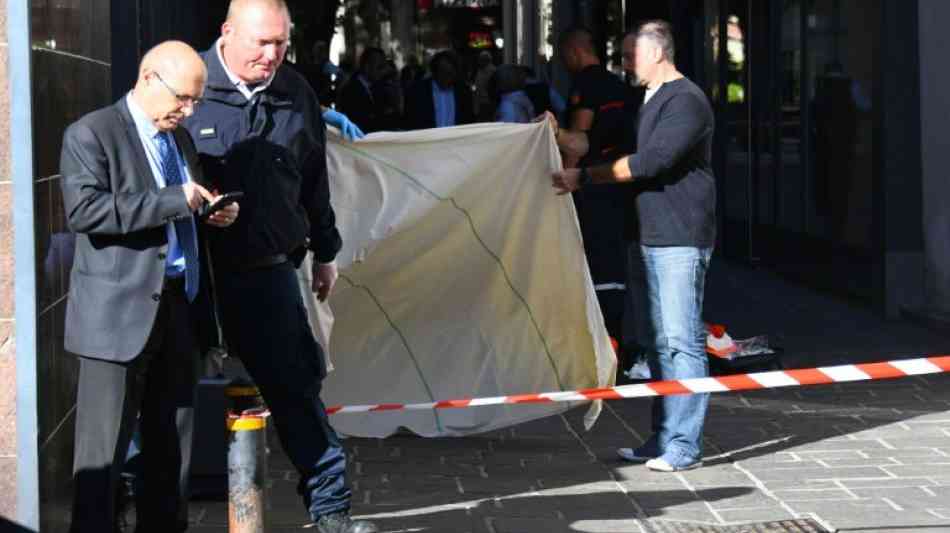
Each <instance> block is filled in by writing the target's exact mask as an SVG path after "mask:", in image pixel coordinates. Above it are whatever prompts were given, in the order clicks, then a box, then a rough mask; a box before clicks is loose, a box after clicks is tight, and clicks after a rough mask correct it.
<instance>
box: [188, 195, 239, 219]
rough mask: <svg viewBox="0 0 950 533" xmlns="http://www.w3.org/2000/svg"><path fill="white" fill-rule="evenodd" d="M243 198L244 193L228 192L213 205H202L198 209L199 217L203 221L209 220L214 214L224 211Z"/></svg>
mask: <svg viewBox="0 0 950 533" xmlns="http://www.w3.org/2000/svg"><path fill="white" fill-rule="evenodd" d="M243 197H244V193H243V192H241V191H231V192H226V193H224V194H222V195H221V197H220V198H218V199H217V200H215V201H214V202H213V203H208V204H201V207H199V208H198V217H199V218H202V219H205V218H208V217H209V216H211V215H212V214H214V213H217V212H218V211H220V210H221V209H224V208H225V207H227V206H229V205H231V204H233V203H234V202H236V201H238V200H240V199H241V198H243Z"/></svg>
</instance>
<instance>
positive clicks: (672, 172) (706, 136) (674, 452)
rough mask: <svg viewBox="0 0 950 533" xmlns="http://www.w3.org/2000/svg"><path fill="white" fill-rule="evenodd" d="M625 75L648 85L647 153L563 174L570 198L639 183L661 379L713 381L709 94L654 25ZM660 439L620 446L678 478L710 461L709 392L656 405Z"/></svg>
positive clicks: (645, 302)
mask: <svg viewBox="0 0 950 533" xmlns="http://www.w3.org/2000/svg"><path fill="white" fill-rule="evenodd" d="M623 57H624V63H625V65H624V68H625V69H626V70H627V71H628V72H629V73H631V74H633V75H635V76H636V79H637V81H638V83H639V84H640V85H643V86H645V87H646V89H647V90H646V96H645V98H644V100H645V101H644V104H643V106H642V107H641V108H640V112H639V113H638V115H637V126H636V127H637V150H636V152H635V153H634V154H633V155H630V156H624V157H621V158H620V159H617V160H616V161H613V162H611V163H607V164H603V165H599V166H595V167H590V168H587V167H583V166H582V167H580V168H572V169H567V170H564V171H561V172H557V173H555V174H554V176H553V182H554V186H555V188H557V189H558V190H559V191H560V192H561V193H562V194H563V193H566V192H569V191H574V190H577V189H580V188H582V187H584V186H586V185H588V184H602V183H630V182H633V183H634V184H635V185H631V186H630V187H631V189H630V193H631V202H632V205H631V206H630V208H628V211H627V225H628V239H629V240H630V243H629V248H628V252H629V254H628V261H629V265H628V272H629V274H628V278H627V292H628V294H629V295H630V297H631V298H633V302H632V303H633V305H632V306H631V307H632V309H633V311H634V312H635V317H634V319H635V323H636V324H637V333H636V337H637V338H636V341H637V342H638V343H639V344H640V345H641V346H642V348H643V349H644V350H645V352H646V356H647V362H648V363H649V365H650V371H651V374H652V377H653V378H654V379H659V380H675V379H685V378H698V377H706V376H708V374H709V367H708V361H707V359H706V350H705V348H706V342H705V339H706V330H705V326H704V324H703V320H702V316H701V315H702V309H703V293H704V288H705V279H706V270H707V268H708V266H709V260H710V256H711V255H712V249H713V246H714V244H715V240H716V234H715V231H716V211H715V207H716V184H715V181H714V178H713V173H712V142H713V130H714V121H713V112H712V107H711V106H710V105H709V101H708V99H707V98H706V95H705V94H704V93H703V91H702V89H700V88H699V87H697V86H696V84H694V83H693V82H691V81H690V80H688V79H687V78H685V77H684V76H683V75H682V74H680V72H679V71H677V70H676V66H675V64H674V62H673V61H674V47H673V32H672V29H671V28H670V25H669V24H668V23H666V22H664V21H651V22H647V23H645V24H643V25H641V26H640V27H639V28H638V29H637V31H635V32H633V33H631V34H629V35H627V37H626V38H625V39H624V42H623ZM654 402H655V403H654V410H653V435H652V436H651V437H650V438H649V439H648V440H647V441H646V442H645V443H643V444H642V445H641V446H640V447H638V448H620V449H619V450H618V452H617V453H618V454H619V455H620V456H621V458H623V459H624V460H627V461H633V462H646V465H647V467H648V468H650V469H652V470H658V471H663V472H673V471H678V470H687V469H690V468H696V467H698V466H700V465H701V464H702V462H701V460H702V430H703V422H704V420H705V416H706V408H707V405H708V402H709V395H708V394H692V395H683V396H665V397H661V398H658V399H656V400H655V401H654Z"/></svg>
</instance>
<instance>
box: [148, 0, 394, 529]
mask: <svg viewBox="0 0 950 533" xmlns="http://www.w3.org/2000/svg"><path fill="white" fill-rule="evenodd" d="M290 27H291V20H290V12H289V10H288V8H287V4H286V3H285V2H284V0H231V3H230V6H229V8H228V14H227V19H226V20H225V22H224V24H223V25H222V26H221V37H220V38H219V39H218V41H217V42H215V43H214V45H213V46H212V47H211V48H210V49H209V50H207V51H205V52H204V53H203V54H202V56H203V59H204V61H205V64H206V65H207V67H208V84H207V89H206V92H207V95H208V98H207V103H206V104H205V105H203V106H202V107H201V108H199V109H198V111H197V112H196V113H195V114H194V115H193V116H192V117H191V118H190V119H189V120H188V121H187V122H186V127H187V128H188V130H189V131H190V132H192V134H193V135H194V136H195V137H196V141H195V142H196V145H197V148H198V153H199V154H200V156H201V160H202V164H203V166H204V168H205V171H206V173H207V175H208V176H210V177H211V179H212V180H213V182H214V184H215V186H216V187H218V188H219V189H221V190H222V191H235V190H242V191H243V192H244V193H245V196H244V198H245V200H244V202H243V205H242V206H241V207H242V211H243V212H242V216H241V218H240V219H239V221H238V223H237V224H235V225H233V226H232V227H230V228H229V229H228V231H217V232H213V233H211V234H210V235H209V243H210V248H211V255H212V260H213V261H214V266H215V282H216V284H215V286H216V288H217V290H218V294H219V299H220V302H221V305H220V306H219V308H220V309H221V318H222V326H223V331H224V335H225V338H226V340H227V344H228V350H229V353H230V354H231V355H234V356H236V357H238V358H239V359H240V360H241V361H242V362H243V364H244V367H245V369H246V370H247V372H248V374H249V375H250V377H251V379H252V380H253V381H254V383H255V384H256V385H257V387H258V389H259V390H260V392H261V395H262V397H263V399H264V402H265V403H266V404H267V406H268V408H269V409H270V411H271V419H272V420H273V422H274V426H275V427H276V429H277V435H278V437H279V439H280V442H281V445H282V447H283V449H284V451H285V452H286V453H287V455H288V456H289V458H290V460H291V462H292V463H293V464H294V466H295V467H296V469H297V471H298V473H299V476H300V481H299V484H298V491H299V493H300V494H301V495H302V497H303V503H304V506H305V507H306V509H307V511H308V512H309V514H310V516H311V518H312V519H313V521H314V525H315V528H314V531H316V532H318V533H372V532H375V531H377V528H376V527H375V526H374V525H373V524H372V523H371V522H368V521H362V520H353V519H352V518H351V517H350V500H351V497H352V493H351V490H350V488H349V486H348V484H347V481H346V455H345V453H344V450H343V446H342V445H341V443H340V439H339V437H338V436H337V434H336V432H335V431H334V430H333V428H332V427H331V426H330V423H329V420H328V419H327V413H326V409H325V407H324V405H323V401H322V400H321V398H320V391H321V387H322V380H323V378H324V377H326V360H325V357H324V353H323V350H322V349H321V348H320V345H319V344H318V343H317V341H316V339H315V338H314V336H313V331H312V330H311V328H310V325H309V320H308V317H307V314H306V308H305V306H304V303H303V300H302V297H301V294H300V285H299V281H298V278H297V274H296V272H295V269H296V267H298V266H299V265H300V264H301V263H302V262H303V260H304V258H305V256H306V255H307V254H308V253H310V254H313V286H312V289H313V291H314V292H315V293H316V294H317V298H318V299H320V300H326V298H327V297H328V296H329V295H330V292H331V291H332V289H333V286H334V284H335V282H336V278H337V267H336V263H335V261H334V259H335V257H336V254H337V252H338V251H339V250H340V247H341V246H342V242H341V239H340V233H339V231H337V229H336V218H335V215H334V213H333V208H332V207H331V206H330V188H329V181H328V176H327V156H326V132H325V126H324V123H323V119H322V116H321V111H320V106H319V102H318V101H317V98H316V95H315V94H314V92H313V91H312V90H311V88H310V86H309V85H308V84H307V82H306V80H304V79H303V77H301V76H300V75H299V74H297V72H295V71H294V70H292V69H290V68H288V67H286V66H285V65H283V61H284V55H285V53H286V52H287V47H288V44H289V39H290ZM262 309H266V310H267V312H266V313H262V312H261V310H262ZM146 445H147V440H146Z"/></svg>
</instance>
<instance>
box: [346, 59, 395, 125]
mask: <svg viewBox="0 0 950 533" xmlns="http://www.w3.org/2000/svg"><path fill="white" fill-rule="evenodd" d="M385 69H386V54H385V53H384V52H383V51H382V50H381V49H379V48H375V47H367V48H366V49H364V50H363V53H362V54H361V55H360V68H359V70H357V71H356V74H354V75H353V76H351V77H350V80H349V81H348V82H347V83H346V85H344V86H343V89H342V90H341V91H340V97H339V99H338V101H337V109H339V111H340V112H341V113H343V114H345V115H346V116H347V117H349V119H350V120H352V121H353V122H354V123H356V125H357V126H359V128H360V130H362V131H364V132H366V133H373V132H374V131H380V130H381V129H383V126H382V115H383V113H384V110H383V107H382V105H381V104H380V102H379V101H378V100H377V99H376V98H375V96H374V94H373V88H374V86H375V85H376V84H377V83H378V82H379V80H380V79H381V78H382V76H383V74H384V73H385Z"/></svg>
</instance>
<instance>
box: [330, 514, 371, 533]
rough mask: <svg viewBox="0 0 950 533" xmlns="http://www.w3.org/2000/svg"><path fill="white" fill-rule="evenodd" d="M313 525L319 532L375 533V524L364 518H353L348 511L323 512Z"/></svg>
mask: <svg viewBox="0 0 950 533" xmlns="http://www.w3.org/2000/svg"><path fill="white" fill-rule="evenodd" d="M315 525H316V526H317V531H319V532H320V533H377V532H378V531H379V529H377V528H376V524H373V523H372V522H367V521H366V520H353V519H352V518H350V513H348V512H345V511H342V512H339V513H330V514H325V515H323V516H321V517H320V518H318V519H317V521H316V523H315Z"/></svg>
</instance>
